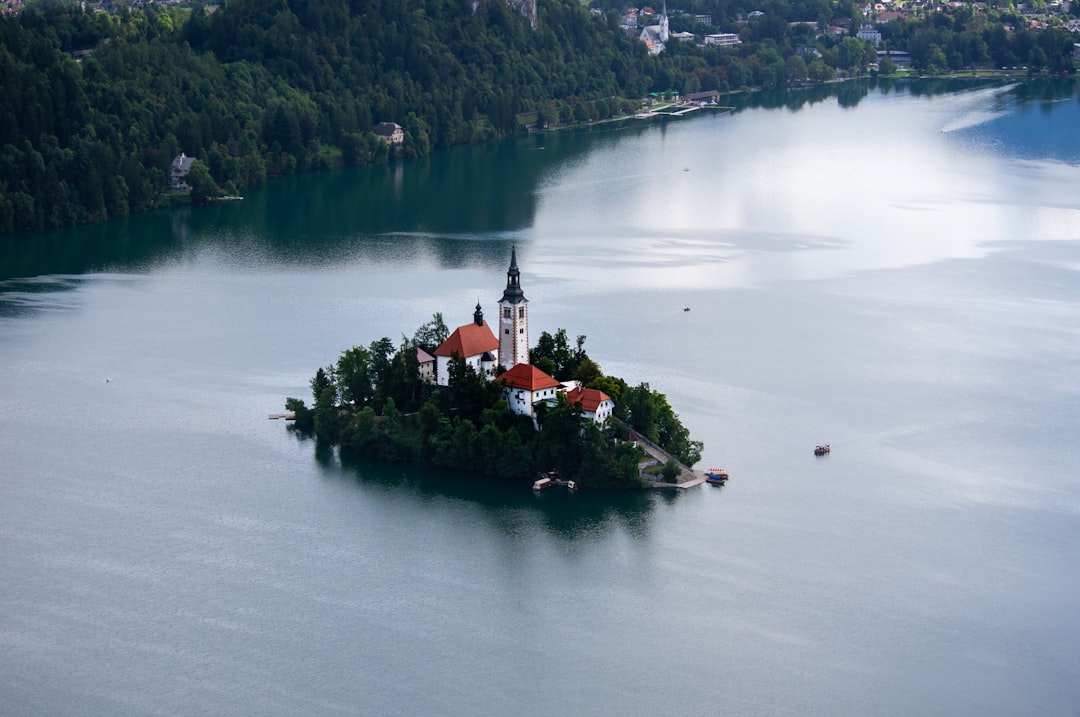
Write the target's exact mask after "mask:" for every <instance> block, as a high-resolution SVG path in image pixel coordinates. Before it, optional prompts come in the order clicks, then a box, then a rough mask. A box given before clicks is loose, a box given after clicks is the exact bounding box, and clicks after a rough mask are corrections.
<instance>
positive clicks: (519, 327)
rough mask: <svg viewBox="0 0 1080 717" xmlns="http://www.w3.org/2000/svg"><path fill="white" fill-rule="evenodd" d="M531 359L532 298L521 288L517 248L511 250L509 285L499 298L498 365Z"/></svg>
mask: <svg viewBox="0 0 1080 717" xmlns="http://www.w3.org/2000/svg"><path fill="white" fill-rule="evenodd" d="M519 363H529V300H528V299H526V298H525V292H524V291H522V289H521V272H519V271H518V267H517V249H516V248H515V249H511V250H510V269H509V270H507V272H506V289H505V290H504V291H503V295H502V299H501V300H500V301H499V365H500V366H502V367H503V368H506V369H510V368H513V367H514V366H515V365H517V364H519Z"/></svg>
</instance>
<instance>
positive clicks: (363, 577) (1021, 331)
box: [0, 83, 1080, 716]
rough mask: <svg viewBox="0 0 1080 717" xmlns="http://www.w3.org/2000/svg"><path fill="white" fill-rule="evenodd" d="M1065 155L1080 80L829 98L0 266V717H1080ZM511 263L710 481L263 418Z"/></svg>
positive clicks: (459, 319) (144, 219) (577, 140)
mask: <svg viewBox="0 0 1080 717" xmlns="http://www.w3.org/2000/svg"><path fill="white" fill-rule="evenodd" d="M1078 126H1080V95H1078V92H1077V86H1076V85H1074V84H1071V83H1034V84H1029V85H1020V86H1010V85H1003V86H988V85H964V84H960V83H953V84H948V83H936V84H930V83H925V84H917V85H905V84H897V85H889V86H883V87H868V86H865V85H864V86H859V85H847V86H844V87H841V88H840V89H839V90H835V91H832V90H830V91H814V92H812V93H802V94H793V95H789V96H788V97H786V98H783V99H779V100H778V98H775V97H769V96H756V97H754V98H751V99H748V100H740V104H739V106H738V110H737V111H734V112H727V113H725V112H720V111H717V110H702V111H700V112H697V113H694V114H692V115H689V116H687V117H685V118H684V119H681V120H676V121H670V122H666V123H653V124H648V123H641V122H629V123H625V124H622V125H602V126H597V127H594V128H592V130H591V131H583V132H573V133H557V134H551V135H545V136H535V137H530V138H527V139H518V140H513V141H509V142H504V143H500V144H497V145H491V146H484V147H468V148H459V149H454V150H449V151H445V152H440V153H437V154H436V155H434V156H432V157H429V158H427V159H425V160H423V161H417V162H402V163H395V164H391V165H388V166H382V167H374V168H363V169H355V170H343V171H336V172H329V173H325V174H321V175H312V176H302V177H295V178H287V179H283V180H281V181H276V182H273V183H270V184H268V185H266V186H264V187H261V188H256V189H253V190H252V191H251V192H250V194H249V196H248V197H247V198H246V199H245V200H244V201H243V202H237V203H232V204H223V205H220V206H214V207H210V208H205V209H199V210H181V211H175V212H171V213H156V214H151V215H145V216H139V217H133V218H129V219H124V220H119V221H114V222H110V223H108V224H104V225H101V226H94V227H84V228H79V229H77V230H71V231H66V232H56V233H51V234H42V235H33V236H25V235H24V236H17V237H3V238H0V456H2V462H0V655H2V658H0V714H4V715H34V716H41V715H70V714H82V715H99V714H100V715H192V714H218V715H227V714H259V715H357V714H360V715H424V714H445V715H510V714H513V715H550V714H558V713H565V714H596V715H628V714H631V715H661V714H664V715H667V714H671V715H682V714H738V715H807V714H821V715H826V714H827V715H867V714H875V715H912V714H921V715H956V714H979V715H997V714H1000V715H1020V714H1024V715H1026V714H1040V715H1076V714H1078V713H1080V648H1078V645H1080V571H1078V569H1077V566H1078V565H1080V475H1078V471H1077V466H1078V464H1080V450H1078V445H1080V195H1078V193H1077V188H1078V187H1080V134H1078V133H1077V132H1076V128H1077V127H1078ZM511 247H516V249H517V256H518V262H519V266H520V268H521V271H522V286H523V288H524V290H525V293H526V296H527V297H528V298H529V300H530V316H531V319H532V321H531V323H532V332H533V340H534V341H535V337H536V336H538V335H539V332H540V331H541V330H547V331H551V332H554V331H555V330H556V329H558V328H560V327H562V328H566V329H567V331H568V333H569V334H570V336H571V337H574V336H577V335H579V334H584V335H586V336H587V337H588V339H587V343H586V348H587V349H588V351H589V353H590V355H591V356H592V357H593V358H594V359H595V360H596V361H597V362H598V363H599V364H600V365H601V367H602V368H603V369H604V370H605V372H607V373H610V374H614V375H619V376H622V377H624V378H626V379H627V380H628V381H631V382H634V383H636V382H639V381H648V382H649V383H650V385H651V386H652V387H653V388H655V389H657V390H659V391H661V392H663V393H665V394H666V395H667V396H668V399H669V401H670V402H671V404H672V405H673V406H674V408H675V410H676V411H677V412H678V413H679V414H680V416H681V418H682V420H683V422H684V423H685V424H686V425H687V426H688V427H689V428H690V431H691V434H692V435H693V437H695V438H697V439H700V440H702V441H704V443H705V452H704V459H703V461H702V463H701V464H699V467H701V468H704V467H709V466H714V465H719V466H723V467H724V468H726V469H727V470H728V471H729V472H730V473H731V475H732V478H731V480H730V481H729V483H728V485H727V486H726V487H724V488H714V487H710V486H701V487H699V488H695V489H691V490H688V491H685V492H679V493H661V492H652V493H643V494H616V495H591V494H588V493H586V494H579V495H567V494H565V493H557V492H554V491H552V492H549V493H546V494H544V495H541V496H535V495H533V494H532V492H531V491H530V490H528V486H527V485H505V484H498V483H490V482H485V481H482V480H479V479H477V478H475V477H473V476H468V475H452V474H439V473H433V472H431V471H427V470H419V469H414V468H410V467H402V466H384V465H367V464H361V465H353V464H347V465H342V464H341V462H340V461H339V459H338V458H337V457H336V456H335V455H334V454H333V453H332V452H329V453H328V452H325V451H322V450H316V448H315V446H314V444H313V443H311V442H308V441H301V440H297V439H296V438H294V437H293V436H292V435H291V434H290V433H288V432H287V431H286V429H285V426H284V425H282V424H281V423H280V422H278V421H268V420H267V418H266V416H267V414H269V413H272V412H277V411H280V410H282V408H283V402H284V398H285V397H286V396H298V397H303V398H309V393H310V392H309V389H308V381H309V379H310V377H311V376H312V375H313V373H314V371H315V369H316V368H318V367H319V366H321V365H327V364H329V363H332V362H333V361H335V360H336V358H337V356H338V355H339V354H340V353H341V351H343V350H344V349H346V348H349V347H351V346H353V345H356V344H367V343H369V342H370V341H372V340H374V339H376V338H379V337H381V336H389V337H390V338H392V339H394V340H395V341H397V340H399V339H400V337H401V336H402V334H408V335H411V334H412V332H413V331H414V330H415V329H416V327H417V326H419V325H420V324H421V323H423V322H425V321H426V320H428V319H429V318H430V316H431V314H432V313H433V312H435V311H441V312H443V315H444V316H445V317H446V320H447V323H448V324H450V325H451V326H456V325H459V324H463V323H466V322H468V321H469V320H470V319H471V316H472V311H473V306H474V305H475V303H476V301H477V299H479V300H480V302H481V304H482V305H483V307H484V309H485V311H487V312H494V309H495V303H496V301H497V300H498V298H499V296H500V295H501V292H502V288H503V287H504V286H505V281H506V274H505V272H506V268H507V264H508V260H509V255H510V249H511ZM684 307H689V308H690V309H691V311H689V312H685V311H683V308H684ZM489 315H493V313H489ZM823 442H829V443H831V445H832V447H833V450H832V453H831V454H830V455H829V456H827V457H823V458H815V457H814V456H813V455H812V449H813V447H814V445H815V444H817V443H823Z"/></svg>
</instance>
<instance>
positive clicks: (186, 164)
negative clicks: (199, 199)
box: [169, 152, 195, 192]
mask: <svg viewBox="0 0 1080 717" xmlns="http://www.w3.org/2000/svg"><path fill="white" fill-rule="evenodd" d="M194 161H195V158H194V157H189V156H187V155H186V154H184V153H183V152H181V153H180V154H178V155H176V158H175V159H174V160H173V161H172V164H171V165H170V166H169V187H170V188H171V189H175V190H177V191H180V192H190V191H191V185H190V184H188V183H187V182H186V181H185V180H186V178H187V176H188V172H190V171H191V165H192V163H193V162H194Z"/></svg>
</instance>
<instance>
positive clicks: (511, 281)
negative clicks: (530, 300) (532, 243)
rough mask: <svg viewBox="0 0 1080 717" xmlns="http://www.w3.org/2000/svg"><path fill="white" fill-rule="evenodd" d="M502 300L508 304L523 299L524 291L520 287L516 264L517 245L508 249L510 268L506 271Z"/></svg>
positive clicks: (518, 302)
mask: <svg viewBox="0 0 1080 717" xmlns="http://www.w3.org/2000/svg"><path fill="white" fill-rule="evenodd" d="M502 300H503V301H505V302H507V303H510V304H520V303H521V302H522V301H525V292H524V290H522V288H521V272H520V271H518V265H517V247H514V248H512V249H511V250H510V268H509V269H507V271H506V290H505V291H503V298H502Z"/></svg>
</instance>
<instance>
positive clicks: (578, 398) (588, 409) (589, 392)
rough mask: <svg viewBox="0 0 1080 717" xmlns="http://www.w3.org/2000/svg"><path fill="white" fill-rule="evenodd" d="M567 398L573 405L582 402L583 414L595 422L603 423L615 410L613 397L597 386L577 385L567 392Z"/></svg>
mask: <svg viewBox="0 0 1080 717" xmlns="http://www.w3.org/2000/svg"><path fill="white" fill-rule="evenodd" d="M566 400H568V401H569V402H570V405H571V406H572V405H574V404H575V403H580V404H581V412H582V415H583V416H584V417H585V418H588V419H589V420H590V421H592V422H593V423H603V422H604V421H606V420H607V419H608V416H610V415H611V413H612V412H613V411H614V410H615V402H614V401H612V400H611V397H610V396H608V395H607V394H606V393H604V392H603V391H600V390H598V389H595V388H582V387H581V386H575V387H574V388H572V389H570V390H569V391H567V392H566Z"/></svg>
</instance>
